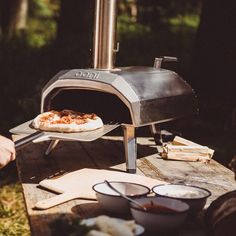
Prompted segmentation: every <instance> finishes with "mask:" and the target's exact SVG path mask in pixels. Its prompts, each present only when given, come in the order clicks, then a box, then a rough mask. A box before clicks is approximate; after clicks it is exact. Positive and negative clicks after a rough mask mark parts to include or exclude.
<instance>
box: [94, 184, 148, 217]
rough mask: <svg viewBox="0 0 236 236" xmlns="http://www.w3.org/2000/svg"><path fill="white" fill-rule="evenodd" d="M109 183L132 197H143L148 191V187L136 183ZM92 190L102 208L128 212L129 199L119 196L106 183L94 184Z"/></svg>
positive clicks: (121, 212) (123, 212) (122, 212)
mask: <svg viewBox="0 0 236 236" xmlns="http://www.w3.org/2000/svg"><path fill="white" fill-rule="evenodd" d="M110 184H112V186H113V187H115V188H116V189H117V190H119V191H120V192H121V193H123V194H125V195H126V196H128V197H131V198H133V199H136V198H140V197H144V196H146V195H147V194H148V193H149V192H150V189H149V188H148V187H146V186H144V185H140V184H136V183H129V182H118V181H110ZM93 190H94V191H95V192H96V197H97V200H98V202H99V204H100V205H101V207H102V208H103V209H104V210H106V211H108V212H111V213H114V214H118V215H122V214H130V207H129V201H128V200H126V199H124V198H122V197H121V196H119V194H118V193H116V192H115V191H114V190H112V189H111V188H110V187H109V186H107V184H106V183H104V182H102V183H97V184H95V185H94V186H93Z"/></svg>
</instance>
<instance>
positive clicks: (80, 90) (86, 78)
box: [41, 0, 196, 173]
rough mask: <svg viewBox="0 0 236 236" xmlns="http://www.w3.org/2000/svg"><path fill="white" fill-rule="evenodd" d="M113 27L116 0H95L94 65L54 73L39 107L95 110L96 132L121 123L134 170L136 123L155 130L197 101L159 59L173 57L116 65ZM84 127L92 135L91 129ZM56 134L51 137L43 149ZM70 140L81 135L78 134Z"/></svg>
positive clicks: (128, 160) (193, 109) (186, 113)
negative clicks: (99, 123)
mask: <svg viewBox="0 0 236 236" xmlns="http://www.w3.org/2000/svg"><path fill="white" fill-rule="evenodd" d="M115 29H116V0H97V1H96V12H95V29H94V50H93V68H89V69H71V70H63V71H60V72H59V73H58V74H56V75H55V76H54V77H53V78H52V79H51V80H49V82H48V83H47V84H46V85H45V87H44V88H43V91H42V97H41V112H45V111H49V110H52V109H56V110H61V109H73V110H78V111H81V112H86V113H96V114H97V115H99V116H100V117H101V118H102V120H103V121H104V124H105V126H104V127H105V128H104V129H103V131H101V132H100V133H99V135H96V138H99V137H101V136H102V135H104V134H105V133H107V132H108V131H110V130H112V129H114V128H116V127H118V126H122V127H123V132H124V149H125V158H126V166H127V171H128V172H131V173H134V172H135V171H136V157H137V149H136V136H135V131H136V129H137V128H138V127H142V126H150V128H151V131H152V132H154V133H155V132H156V126H155V125H156V124H158V123H162V122H166V121H171V120H175V119H177V118H181V117H185V116H189V115H192V114H194V113H195V112H196V101H195V95H194V92H193V90H192V88H191V87H190V86H189V85H188V84H187V83H186V81H184V80H183V79H182V78H181V77H180V76H179V75H178V74H177V73H175V72H174V71H171V70H166V69H163V68H161V63H162V62H163V61H175V60H176V58H173V57H161V58H155V59H154V65H153V66H150V67H133V66H132V67H122V68H117V67H115V66H114V59H115V54H116V52H117V51H118V49H117V48H118V47H117V45H116V42H115ZM65 103H66V104H65ZM86 133H87V136H89V135H90V136H93V133H94V132H86ZM59 140H60V138H58V139H54V140H53V141H52V142H51V144H50V146H49V149H48V150H47V153H49V152H50V151H51V150H52V149H53V148H54V147H55V146H56V144H57V143H58V141H59ZM66 140H69V139H66ZM73 140H78V141H84V140H83V139H81V138H80V137H77V138H75V139H73ZM89 140H93V138H92V137H90V139H89ZM86 141H88V140H86Z"/></svg>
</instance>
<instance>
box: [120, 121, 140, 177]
mask: <svg viewBox="0 0 236 236" xmlns="http://www.w3.org/2000/svg"><path fill="white" fill-rule="evenodd" d="M122 128H123V132H124V149H125V160H126V171H127V172H129V173H136V158H137V144H136V137H135V127H134V126H132V125H122Z"/></svg>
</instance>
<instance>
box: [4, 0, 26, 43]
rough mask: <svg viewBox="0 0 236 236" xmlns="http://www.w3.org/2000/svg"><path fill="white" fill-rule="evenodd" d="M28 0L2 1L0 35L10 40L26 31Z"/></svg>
mask: <svg viewBox="0 0 236 236" xmlns="http://www.w3.org/2000/svg"><path fill="white" fill-rule="evenodd" d="M27 11H28V0H10V1H9V0H0V31H1V32H0V33H1V37H2V38H5V39H8V38H10V37H12V36H13V35H14V34H18V33H20V32H23V31H25V29H26V19H27Z"/></svg>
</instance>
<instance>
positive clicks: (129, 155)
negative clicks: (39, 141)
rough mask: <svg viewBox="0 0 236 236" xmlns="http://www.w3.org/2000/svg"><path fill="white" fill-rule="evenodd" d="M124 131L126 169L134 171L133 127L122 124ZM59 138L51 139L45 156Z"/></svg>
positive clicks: (135, 150)
mask: <svg viewBox="0 0 236 236" xmlns="http://www.w3.org/2000/svg"><path fill="white" fill-rule="evenodd" d="M122 128H123V132H124V150H125V160H126V171H127V172H129V173H136V159H137V144H136V137H135V127H134V126H132V125H122ZM59 141H60V140H58V139H56V140H52V141H51V142H50V143H49V146H48V147H47V150H46V152H45V156H49V154H50V153H51V151H52V150H53V149H54V148H55V147H56V146H57V144H58V143H59Z"/></svg>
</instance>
